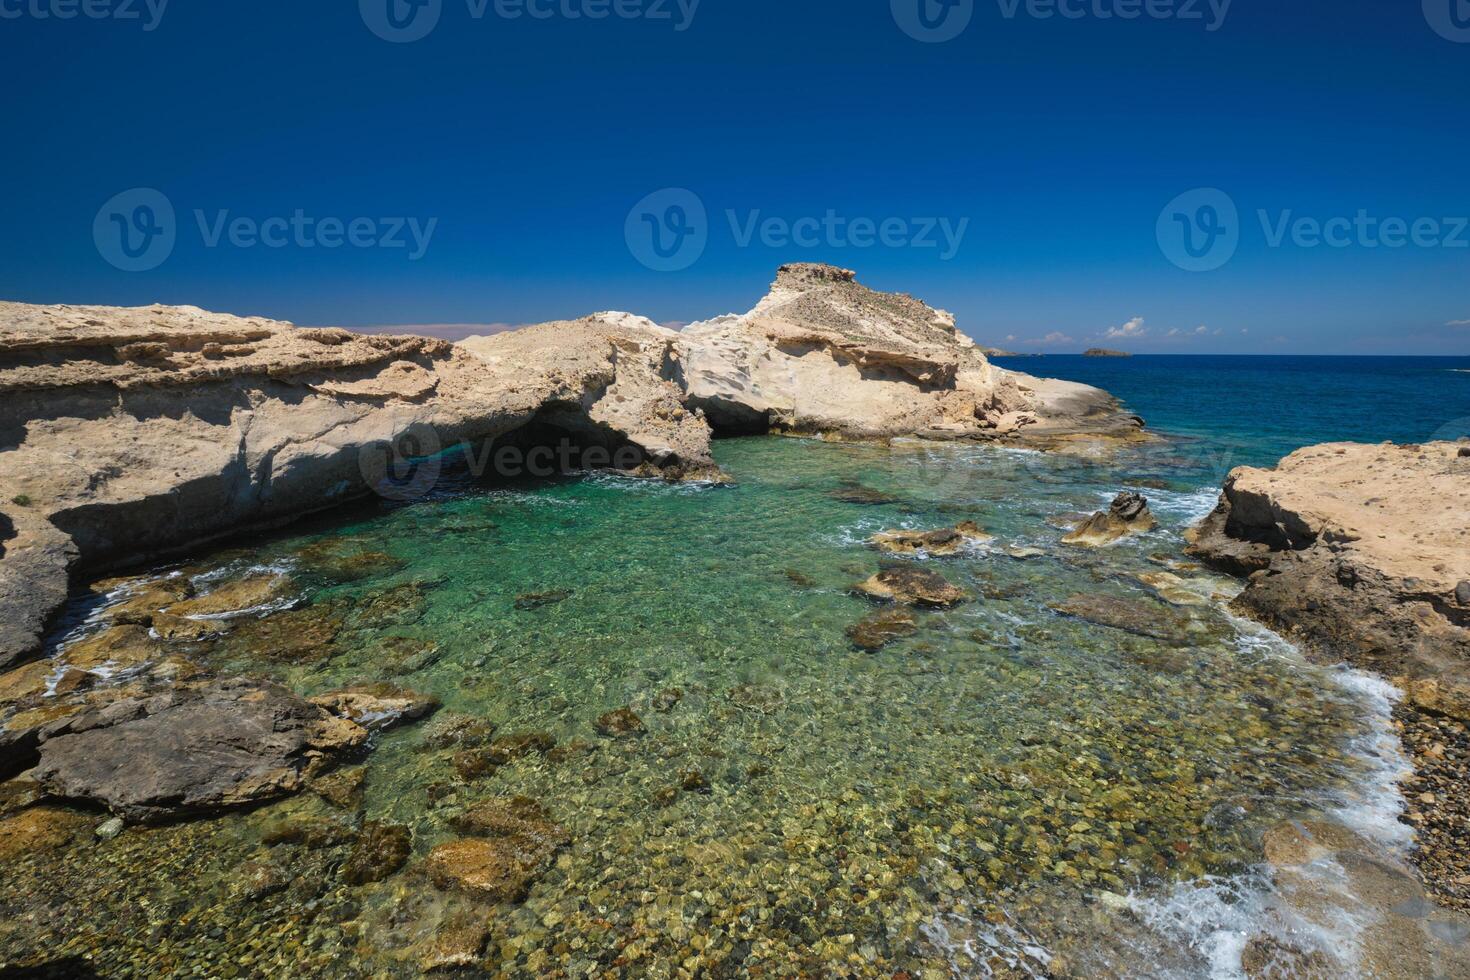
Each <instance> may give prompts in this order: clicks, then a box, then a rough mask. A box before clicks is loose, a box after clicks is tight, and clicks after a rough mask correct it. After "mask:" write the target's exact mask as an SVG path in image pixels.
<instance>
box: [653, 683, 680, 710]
mask: <svg viewBox="0 0 1470 980" xmlns="http://www.w3.org/2000/svg"><path fill="white" fill-rule="evenodd" d="M682 700H684V691H683V690H682V689H681V688H677V687H666V688H664V689H663V690H662V691H659V692H658V693H657V694H655V695H654V696H653V710H654V711H657V712H658V713H659V714H664V715H666V714H668V713H669V712H670V711H673V710H674V708H675V707H676V706H677V705H678V704H679V702H680V701H682Z"/></svg>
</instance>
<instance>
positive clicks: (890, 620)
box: [847, 609, 919, 652]
mask: <svg viewBox="0 0 1470 980" xmlns="http://www.w3.org/2000/svg"><path fill="white" fill-rule="evenodd" d="M918 631H919V623H918V620H916V619H914V616H913V613H911V612H909V611H908V610H906V609H887V610H884V611H882V612H877V613H874V614H873V615H871V616H869V617H867V618H866V619H863V620H861V621H860V622H857V623H854V624H853V625H852V626H849V627H848V628H847V638H848V639H849V640H851V641H852V642H853V644H854V645H855V646H857V647H858V648H859V649H862V650H868V651H873V652H876V651H878V650H881V649H883V648H884V647H886V646H887V645H888V644H890V643H892V642H894V641H895V640H901V639H903V638H904V637H906V636H913V635H914V634H915V633H917V632H918Z"/></svg>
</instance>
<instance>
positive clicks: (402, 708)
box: [311, 683, 439, 731]
mask: <svg viewBox="0 0 1470 980" xmlns="http://www.w3.org/2000/svg"><path fill="white" fill-rule="evenodd" d="M311 703H312V704H315V705H319V706H321V707H323V708H325V709H326V710H327V711H328V712H329V713H331V714H333V715H336V716H337V717H338V718H346V719H347V720H348V721H351V722H355V723H356V724H358V725H361V726H362V727H363V728H366V729H368V730H370V731H383V730H385V729H388V728H392V727H394V726H395V725H399V724H402V723H403V722H406V721H418V720H419V719H420V718H423V717H424V716H425V715H428V714H430V713H432V712H434V711H436V710H438V708H439V699H438V698H436V697H434V696H433V695H431V694H419V693H418V692H416V691H408V690H404V689H403V688H399V687H394V686H393V685H392V684H386V683H384V684H365V685H359V686H357V687H350V688H347V689H346V690H342V691H334V692H332V693H331V694H322V695H319V696H317V697H314V698H312V699H311Z"/></svg>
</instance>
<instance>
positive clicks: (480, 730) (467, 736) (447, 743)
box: [424, 714, 495, 749]
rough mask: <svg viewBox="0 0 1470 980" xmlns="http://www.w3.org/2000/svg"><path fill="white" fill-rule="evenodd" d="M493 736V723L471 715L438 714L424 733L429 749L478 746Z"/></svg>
mask: <svg viewBox="0 0 1470 980" xmlns="http://www.w3.org/2000/svg"><path fill="white" fill-rule="evenodd" d="M494 737H495V723H494V722H493V721H490V720H489V719H488V718H476V717H475V716H473V715H462V714H454V715H447V716H446V715H442V714H441V715H440V716H439V717H438V718H437V719H435V721H434V724H433V727H431V728H430V729H429V730H428V732H427V733H426V734H425V735H424V745H425V746H426V747H427V748H430V749H452V748H467V749H468V748H479V747H481V746H483V745H485V744H487V743H488V742H489V741H490V740H491V739H492V738H494Z"/></svg>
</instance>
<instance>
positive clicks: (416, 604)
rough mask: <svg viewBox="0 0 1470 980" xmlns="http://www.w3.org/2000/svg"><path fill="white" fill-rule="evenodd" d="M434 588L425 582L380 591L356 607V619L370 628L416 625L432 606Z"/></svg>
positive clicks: (363, 626) (354, 620) (358, 622)
mask: <svg viewBox="0 0 1470 980" xmlns="http://www.w3.org/2000/svg"><path fill="white" fill-rule="evenodd" d="M430 588H431V586H429V585H428V584H427V583H424V582H407V583H405V584H403V585H395V586H393V587H392V588H389V589H384V590H383V591H381V592H377V593H375V594H373V595H371V596H369V597H368V598H367V599H366V600H365V601H363V602H360V603H358V604H357V605H356V606H355V607H354V608H353V613H352V622H353V624H354V625H355V626H357V627H358V628H359V629H369V630H379V629H386V628H388V627H390V626H412V625H413V624H414V623H417V622H418V621H419V620H420V619H422V618H423V616H424V613H425V612H427V611H428V609H429V597H428V592H429V589H430Z"/></svg>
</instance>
